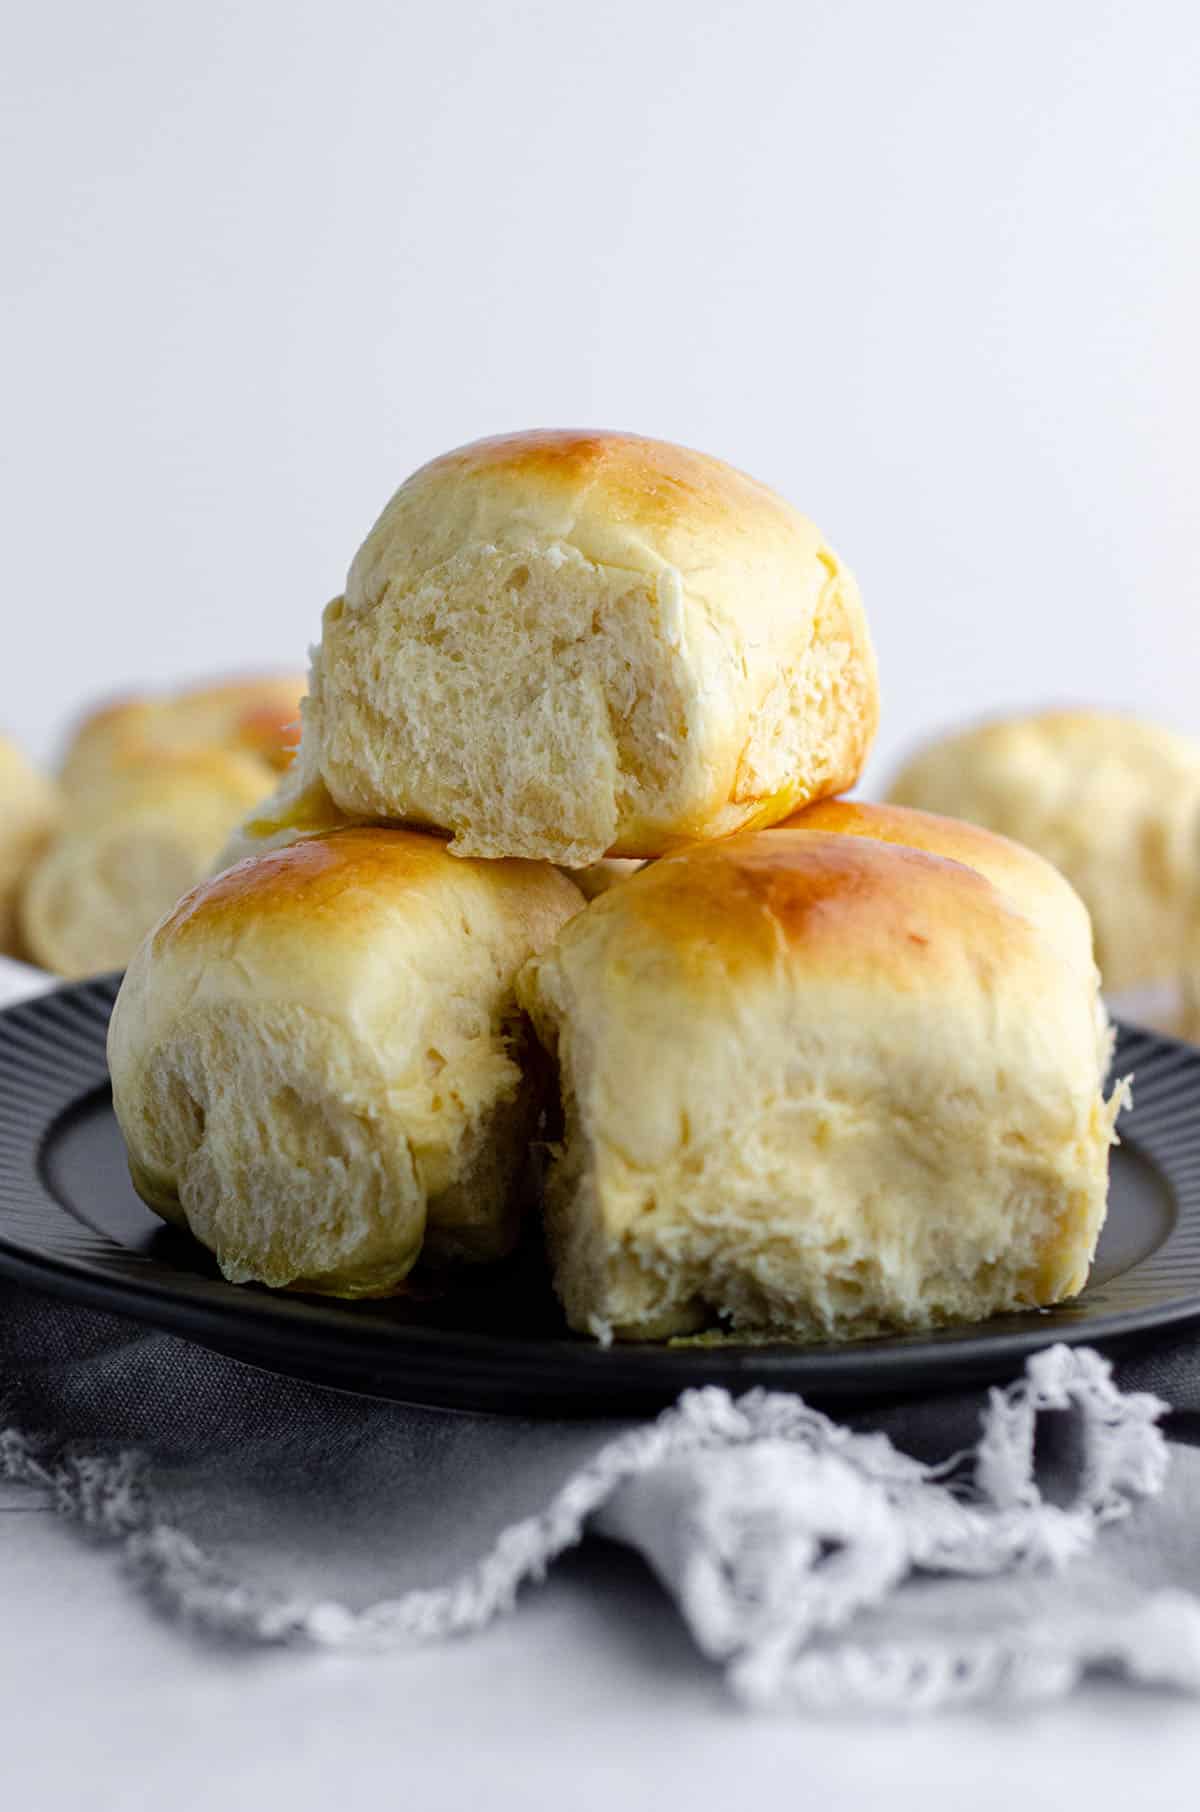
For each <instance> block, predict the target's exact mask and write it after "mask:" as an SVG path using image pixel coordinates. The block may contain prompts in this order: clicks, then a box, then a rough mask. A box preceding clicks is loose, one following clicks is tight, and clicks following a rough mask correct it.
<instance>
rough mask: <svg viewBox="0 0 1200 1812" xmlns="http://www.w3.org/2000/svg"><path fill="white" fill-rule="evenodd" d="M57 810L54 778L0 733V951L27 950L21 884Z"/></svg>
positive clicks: (13, 953) (5, 953)
mask: <svg viewBox="0 0 1200 1812" xmlns="http://www.w3.org/2000/svg"><path fill="white" fill-rule="evenodd" d="M57 814H58V800H57V797H56V795H55V791H54V788H53V787H52V786H51V784H50V782H49V781H48V780H46V779H44V778H43V777H42V775H41V774H39V773H38V772H37V770H36V768H34V767H32V766H31V765H30V763H29V762H28V761H27V760H26V759H25V756H24V755H23V754H22V753H21V751H20V749H18V748H17V746H16V744H15V743H12V742H10V741H9V740H8V738H7V737H6V736H0V955H3V956H22V955H24V954H25V950H24V946H23V943H22V941H21V936H20V926H19V903H20V897H21V888H22V886H23V885H24V882H25V877H26V875H27V874H28V872H29V870H30V868H31V867H32V865H33V863H34V862H35V861H36V860H37V858H38V856H39V855H40V854H41V852H42V850H43V848H44V847H45V845H46V842H47V839H48V838H49V836H50V834H51V832H52V830H53V828H54V823H55V820H56V817H57Z"/></svg>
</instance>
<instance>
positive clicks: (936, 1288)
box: [109, 432, 1120, 1340]
mask: <svg viewBox="0 0 1200 1812" xmlns="http://www.w3.org/2000/svg"><path fill="white" fill-rule="evenodd" d="M876 716H877V681H876V671H875V661H874V655H873V653H872V648H871V643H870V638H869V635H868V631H867V626H866V622H865V619H864V616H863V611H862V606H861V603H860V600H859V595H858V591H857V588H856V586H855V583H854V580H853V578H852V577H851V575H850V573H849V572H848V571H847V569H846V568H845V566H844V565H843V564H842V562H841V560H840V559H839V558H838V557H837V555H836V554H835V553H834V552H833V551H832V550H831V549H830V547H829V546H828V545H827V543H826V542H825V541H824V540H823V538H822V537H821V535H820V534H819V533H818V532H817V530H816V529H815V528H814V527H813V526H812V525H811V524H810V523H809V522H807V521H806V520H805V519H804V518H802V517H800V516H798V515H797V514H796V513H795V512H794V511H793V510H792V509H791V508H790V507H789V506H788V505H787V504H786V503H784V502H783V501H782V500H781V499H780V498H778V497H777V496H775V495H774V494H773V493H772V492H770V491H768V490H767V489H765V487H763V486H762V485H760V484H757V483H756V482H755V481H754V480H752V479H750V478H747V477H745V476H744V475H743V474H741V473H739V472H736V471H734V470H732V469H731V468H730V467H728V466H725V465H723V464H721V463H720V462H719V461H717V460H714V459H710V458H707V457H705V456H703V455H700V454H697V453H693V452H688V451H685V450H683V449H681V448H678V447H673V446H668V445H666V444H664V443H661V442H656V441H649V440H643V439H638V438H636V437H634V436H630V435H618V434H599V433H569V432H564V433H534V434H523V435H513V436H509V437H505V438H502V439H496V440H490V441H482V442H479V443H477V444H475V445H473V446H469V447H465V448H462V449H460V450H458V451H456V452H454V453H451V454H449V455H447V456H446V457H444V458H442V459H438V460H435V461H434V462H433V463H432V464H431V465H428V466H426V467H424V468H423V469H422V470H421V471H419V472H418V473H416V474H415V476H413V477H412V478H410V479H409V480H408V481H407V483H406V484H404V485H403V486H402V487H401V489H400V490H399V491H398V492H397V494H396V496H395V497H393V499H392V500H391V502H390V503H389V504H388V506H387V508H386V509H385V510H384V512H383V515H382V516H381V517H380V519H379V521H378V522H377V523H376V525H375V527H374V528H373V529H372V530H371V532H370V534H369V535H368V537H367V540H366V541H365V543H364V545H363V547H362V549H361V550H360V552H359V553H358V555H357V557H356V559H355V560H354V562H353V564H352V566H351V568H350V573H349V578H348V581H347V585H346V590H345V594H344V595H343V596H342V597H339V598H337V599H336V600H335V601H334V602H333V603H332V604H331V605H329V607H328V608H327V610H326V612H325V615H324V620H323V626H322V636H321V641H320V645H319V646H318V647H317V648H316V649H315V650H314V652H313V658H312V671H311V676H310V690H309V695H308V697H307V699H306V700H305V703H304V706H303V734H302V739H301V746H300V750H299V754H298V756H297V759H296V761H295V762H294V764H293V765H292V766H291V768H290V769H289V770H288V771H287V772H286V773H285V774H284V775H283V776H282V778H281V780H280V783H279V785H278V787H277V789H276V792H275V794H274V795H273V797H272V798H271V799H269V800H267V801H266V802H264V803H260V804H257V805H256V806H255V808H254V809H253V810H252V811H251V812H250V813H249V814H248V815H247V816H246V818H245V820H244V821H243V824H242V826H241V828H240V829H239V831H238V832H237V833H236V835H235V837H234V838H233V840H232V842H231V843H229V844H228V845H227V846H226V848H225V851H224V853H223V855H222V857H221V858H220V861H221V863H222V864H225V865H227V866H224V867H223V871H222V872H221V873H219V874H218V875H217V876H216V877H215V878H214V879H212V880H210V881H208V882H206V883H202V884H201V885H199V886H198V887H196V888H194V889H193V890H192V891H191V892H190V893H188V894H186V895H185V897H184V898H183V899H182V900H181V901H180V902H179V903H178V905H176V906H175V907H174V909H173V910H172V911H171V912H170V913H169V914H168V915H167V916H166V917H165V918H164V919H163V920H162V921H161V923H160V924H159V925H158V926H157V928H156V929H155V930H154V931H153V933H152V934H151V935H150V936H149V937H148V938H147V939H146V940H145V942H144V943H143V944H142V946H141V948H140V950H139V951H138V953H137V955H136V956H135V958H134V960H133V962H132V964H131V966H130V968H129V971H128V974H127V976H126V979H125V982H124V985H123V987H122V990H121V993H120V996H119V998H118V1001H117V1004H116V1009H115V1011H114V1014H113V1021H112V1029H111V1034H110V1045H109V1053H110V1064H111V1069H112V1076H113V1087H114V1100H115V1103H116V1109H117V1113H118V1116H119V1119H120V1122H121V1126H122V1129H123V1131H124V1134H125V1138H126V1141H127V1144H128V1148H129V1154H130V1162H131V1169H132V1174H133V1177H134V1181H135V1183H136V1185H137V1187H138V1189H139V1191H140V1192H141V1194H142V1195H143V1196H144V1198H145V1200H146V1201H147V1202H149V1203H150V1204H151V1206H153V1207H154V1208H155V1209H157V1210H158V1211H159V1212H160V1213H161V1214H163V1215H165V1216H166V1217H167V1218H169V1219H171V1220H175V1221H178V1222H180V1223H181V1224H185V1225H187V1226H188V1227H190V1229H191V1230H192V1232H193V1233H194V1234H195V1235H196V1236H197V1237H198V1238H200V1239H201V1240H202V1241H203V1242H204V1243H205V1244H206V1245H207V1246H209V1247H210V1248H211V1250H212V1251H213V1252H214V1253H215V1255H216V1257H217V1259H218V1261H219V1263H220V1265H221V1267H222V1269H223V1271H224V1272H225V1274H226V1275H227V1276H229V1277H231V1278H234V1279H238V1280H258V1281H261V1282H264V1283H267V1284H270V1285H273V1286H275V1287H289V1286H290V1287H295V1288H300V1289H305V1290H315V1291H323V1292H328V1293H331V1294H334V1295H342V1296H362V1295H381V1294H387V1293H389V1292H392V1291H394V1290H396V1289H397V1288H399V1287H401V1285H402V1283H403V1280H404V1279H405V1277H406V1276H407V1274H408V1273H409V1271H410V1269H411V1267H412V1266H413V1265H414V1263H416V1262H417V1260H418V1258H422V1257H423V1258H424V1259H426V1260H433V1261H439V1262H443V1263H445V1262H462V1261H467V1262H472V1261H473V1262H479V1261H489V1260H494V1259H495V1258H497V1257H499V1256H501V1255H502V1254H503V1253H504V1252H506V1251H508V1250H510V1249H511V1247H512V1245H513V1243H514V1242H515V1240H516V1239H517V1237H518V1232H519V1227H520V1220H521V1209H522V1206H523V1204H524V1203H525V1202H526V1200H527V1199H528V1194H529V1187H530V1185H529V1178H528V1175H527V1170H526V1159H527V1156H528V1153H529V1150H530V1147H531V1144H533V1143H535V1142H537V1141H542V1142H544V1143H545V1144H546V1146H547V1149H548V1153H549V1165H548V1175H547V1178H546V1183H545V1204H544V1206H545V1229H546V1238H547V1244H548V1248H549V1253H550V1258H551V1263H552V1268H553V1274H554V1279H555V1284H556V1287H557V1289H558V1293H559V1295H560V1297H561V1299H562V1302H563V1305H564V1307H565V1310H566V1314H567V1318H568V1321H569V1322H570V1324H571V1326H572V1327H574V1328H576V1329H578V1330H580V1331H586V1332H591V1333H593V1334H594V1335H596V1336H597V1337H599V1338H601V1339H604V1340H607V1339H610V1338H613V1337H614V1336H615V1337H620V1338H626V1339H656V1338H661V1337H664V1336H669V1335H688V1334H694V1333H696V1332H699V1331H702V1330H709V1329H714V1328H726V1329H733V1330H735V1331H745V1332H751V1333H762V1334H765V1335H767V1336H775V1335H779V1336H784V1337H793V1338H821V1337H826V1338H828V1337H834V1338H842V1337H853V1336H859V1335H863V1334H869V1333H875V1332H878V1331H880V1330H884V1329H896V1328H921V1327H928V1326H931V1325H936V1324H938V1323H942V1322H946V1321H952V1320H960V1319H970V1318H975V1317H979V1316H982V1315H986V1314H990V1313H993V1312H994V1311H997V1310H1002V1309H1007V1308H1021V1307H1027V1306H1031V1305H1035V1304H1042V1303H1048V1302H1053V1301H1056V1300H1058V1299H1059V1298H1061V1297H1063V1296H1066V1295H1070V1294H1071V1293H1072V1292H1074V1291H1076V1290H1078V1289H1079V1288H1080V1287H1081V1285H1082V1283H1083V1281H1084V1279H1085V1277H1086V1275H1087V1270H1088V1266H1089V1264H1090V1261H1091V1257H1092V1253H1093V1250H1094V1247H1095V1242H1096V1238H1097V1234H1098V1231H1099V1228H1100V1225H1101V1222H1102V1220H1103V1216H1104V1209H1105V1202H1106V1190H1107V1174H1108V1151H1109V1146H1110V1143H1111V1141H1112V1138H1113V1123H1114V1119H1115V1116H1116V1111H1117V1106H1118V1103H1119V1099H1120V1090H1119V1089H1118V1090H1116V1091H1114V1093H1113V1094H1112V1095H1111V1096H1109V1097H1108V1098H1107V1099H1106V1097H1105V1077H1106V1071H1107V1068H1108V1062H1109V1056H1110V1047H1111V1039H1110V1034H1109V1029H1108V1024H1107V1020H1106V1018H1105V1015H1104V1012H1103V1008H1102V1006H1101V1004H1100V998H1099V990H1098V975H1097V971H1096V966H1095V963H1094V961H1093V956H1092V941H1091V927H1090V924H1089V921H1088V915H1087V912H1086V910H1085V909H1084V907H1083V905H1082V904H1081V902H1080V900H1079V899H1078V897H1077V896H1076V894H1075V893H1074V892H1073V890H1072V889H1071V887H1070V886H1069V885H1068V883H1067V882H1066V881H1065V880H1063V878H1062V877H1061V876H1060V875H1059V874H1057V873H1056V872H1055V871H1054V869H1052V868H1051V867H1050V866H1049V865H1048V864H1047V863H1046V862H1044V861H1043V860H1041V859H1040V858H1039V857H1038V856H1035V855H1033V854H1032V853H1031V852H1029V851H1027V850H1024V849H1022V848H1019V847H1018V846H1016V845H1015V844H1012V843H1010V842H1008V841H1006V840H1005V839H1003V838H1001V837H997V836H994V835H990V834H988V833H987V832H986V831H983V830H979V829H976V828H973V827H971V826H968V825H965V824H961V823H955V822H952V821H948V820H946V819H941V818H935V817H931V816H928V815H925V814H922V813H920V812H906V811H902V810H899V809H894V808H883V807H870V806H865V805H857V804H851V803H848V802H845V801H840V800H838V799H836V798H835V795H837V794H839V793H841V792H843V791H845V790H846V789H847V788H849V787H851V786H852V785H853V784H854V783H855V781H856V780H857V778H858V775H859V772H860V769H861V767H862V764H863V762H864V760H865V757H866V754H867V751H868V749H869V747H870V744H871V739H872V736H873V734H874V730H875V724H876Z"/></svg>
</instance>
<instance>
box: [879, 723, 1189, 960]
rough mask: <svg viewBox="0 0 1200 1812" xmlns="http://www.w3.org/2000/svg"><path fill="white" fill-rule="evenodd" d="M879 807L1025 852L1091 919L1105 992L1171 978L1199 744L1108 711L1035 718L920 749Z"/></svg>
mask: <svg viewBox="0 0 1200 1812" xmlns="http://www.w3.org/2000/svg"><path fill="white" fill-rule="evenodd" d="M891 797H892V799H893V800H895V801H896V802H897V803H898V804H901V805H910V806H918V807H921V808H923V809H925V810H927V811H933V812H945V813H948V814H950V815H952V816H954V817H959V818H969V819H971V820H972V821H973V822H974V823H976V824H981V825H985V826H987V828H988V829H989V830H994V831H1000V832H1002V833H1003V834H1004V835H1005V836H1009V837H1015V838H1016V839H1017V840H1018V841H1019V842H1021V843H1027V844H1028V845H1029V846H1030V848H1031V849H1035V850H1037V851H1038V852H1039V854H1041V855H1043V856H1045V857H1046V859H1047V860H1048V861H1050V862H1052V863H1053V864H1054V866H1055V867H1056V868H1058V869H1061V871H1062V873H1063V874H1064V875H1066V877H1067V879H1068V880H1069V881H1070V882H1071V884H1072V885H1073V886H1074V887H1075V888H1076V889H1077V891H1078V892H1079V894H1080V896H1081V898H1082V899H1083V901H1084V903H1085V905H1086V906H1087V908H1088V910H1089V911H1090V913H1091V917H1092V925H1093V927H1094V930H1095V938H1096V960H1097V962H1098V963H1099V965H1100V970H1101V973H1102V975H1103V977H1104V985H1105V987H1106V988H1108V989H1109V990H1110V991H1114V992H1115V991H1117V990H1120V989H1125V988H1134V987H1137V986H1138V985H1139V984H1143V983H1148V982H1157V981H1166V980H1170V979H1172V978H1174V977H1176V976H1177V975H1178V974H1179V972H1180V969H1181V967H1182V965H1183V962H1184V960H1185V958H1184V949H1183V945H1184V939H1185V928H1186V923H1187V916H1188V903H1189V901H1190V899H1191V896H1192V891H1193V888H1194V880H1193V876H1194V874H1195V872H1196V851H1197V846H1198V845H1197V838H1198V835H1200V745H1197V744H1196V743H1194V742H1191V741H1190V740H1189V739H1188V738H1187V737H1184V736H1179V735H1176V734H1174V733H1173V732H1171V731H1169V730H1164V729H1162V728H1160V727H1159V726H1157V725H1155V724H1148V723H1143V722H1140V721H1139V720H1138V719H1136V718H1133V717H1126V716H1123V715H1121V714H1120V713H1117V712H1104V711H1046V712H1043V713H1041V714H1040V715H1037V716H1032V717H1021V718H1013V719H1011V720H1007V721H1003V722H996V723H985V724H980V725H978V726H977V727H975V728H972V729H967V730H963V731H960V732H959V733H957V734H955V735H950V736H946V737H943V738H941V739H940V740H939V741H937V742H934V743H931V744H930V745H929V746H928V747H927V748H925V749H923V750H922V751H921V752H920V753H919V754H917V755H916V756H915V757H914V758H913V759H912V760H911V761H909V762H908V764H907V765H906V766H905V767H904V768H903V769H902V770H901V772H900V773H899V774H898V775H897V777H896V779H895V781H894V782H893V784H892V787H891Z"/></svg>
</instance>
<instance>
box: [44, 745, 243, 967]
mask: <svg viewBox="0 0 1200 1812" xmlns="http://www.w3.org/2000/svg"><path fill="white" fill-rule="evenodd" d="M264 784H265V771H264V768H263V764H262V762H261V761H259V760H258V759H257V758H256V757H254V756H251V755H238V754H233V753H230V752H228V751H226V750H223V749H195V750H174V751H172V750H168V749H165V748H164V749H161V750H159V751H158V753H157V754H156V756H155V758H154V760H153V761H146V760H143V759H141V758H140V757H139V758H133V759H126V760H124V761H120V760H114V761H113V762H112V764H111V765H109V766H107V767H106V768H105V769H104V770H103V774H102V776H101V771H100V770H99V769H96V770H95V771H94V772H93V775H92V779H91V781H90V782H89V783H87V784H83V783H81V784H80V786H79V787H78V788H77V790H76V791H75V792H74V793H70V794H68V795H67V797H66V800H65V802H64V808H63V816H62V821H61V824H60V827H59V831H58V834H57V836H56V837H55V838H54V840H53V842H52V843H51V844H50V846H49V848H48V849H47V850H46V852H45V854H44V855H43V856H42V858H41V860H40V861H39V862H38V863H37V864H36V865H35V866H34V868H33V869H32V871H31V872H30V874H29V876H28V878H27V880H26V883H25V889H24V894H23V897H22V901H21V930H22V934H23V937H24V941H25V944H26V946H27V948H28V951H29V953H30V955H31V956H32V957H33V960H34V961H35V962H38V963H41V964H42V966H43V967H44V968H47V969H52V970H53V971H55V973H56V974H58V975H68V976H74V975H95V974H98V973H100V972H101V971H103V970H106V969H120V968H123V967H124V965H125V964H126V963H127V962H128V961H129V958H130V957H131V956H132V955H133V953H134V951H135V950H136V949H137V946H138V944H139V943H140V942H141V940H142V938H143V937H144V935H145V933H146V932H147V931H148V930H149V929H150V927H151V925H153V924H154V923H155V922H156V921H157V920H158V919H160V918H161V917H162V915H163V913H164V912H166V911H167V910H168V908H169V907H171V906H173V905H174V904H175V901H176V900H177V899H178V898H179V896H180V894H181V893H184V892H185V891H186V890H187V888H189V887H191V886H192V885H193V884H194V882H195V881H196V880H197V878H198V877H199V876H200V875H203V874H206V873H207V872H208V870H209V869H210V868H211V866H212V863H213V860H214V858H215V857H216V854H217V852H218V850H219V849H220V847H221V845H222V843H223V842H224V841H225V838H226V837H227V835H228V833H229V827H230V825H231V824H234V823H236V822H237V820H238V819H239V818H241V817H242V816H243V815H244V814H245V813H246V812H247V810H248V809H249V807H250V806H251V805H252V804H253V803H254V802H255V801H256V800H257V799H259V798H261V796H262V792H263V787H264Z"/></svg>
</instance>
